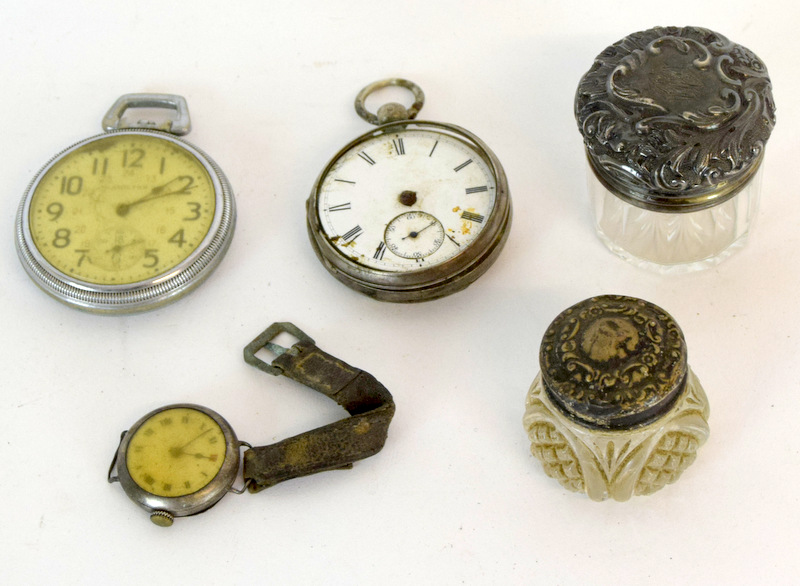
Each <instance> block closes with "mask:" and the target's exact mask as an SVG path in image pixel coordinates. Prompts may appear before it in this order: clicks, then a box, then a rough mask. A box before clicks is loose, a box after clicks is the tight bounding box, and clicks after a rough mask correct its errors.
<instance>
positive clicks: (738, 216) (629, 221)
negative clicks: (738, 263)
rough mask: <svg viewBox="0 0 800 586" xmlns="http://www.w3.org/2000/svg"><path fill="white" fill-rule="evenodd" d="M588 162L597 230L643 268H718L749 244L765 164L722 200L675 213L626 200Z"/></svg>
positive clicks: (681, 270) (669, 270) (672, 270)
mask: <svg viewBox="0 0 800 586" xmlns="http://www.w3.org/2000/svg"><path fill="white" fill-rule="evenodd" d="M587 167H588V171H587V183H588V190H589V197H590V199H591V202H592V208H593V211H594V219H595V229H596V230H597V235H598V236H599V237H600V239H601V240H602V241H603V243H604V244H605V245H606V246H607V247H608V248H609V249H610V250H611V251H612V252H614V253H615V254H617V255H619V256H620V257H622V258H624V259H625V260H627V261H629V262H631V263H633V264H635V265H637V266H639V267H641V268H644V269H648V270H652V271H656V272H660V273H664V274H667V273H669V274H676V273H686V272H691V271H698V270H702V269H706V268H710V267H713V266H715V265H717V264H719V263H720V262H722V261H723V260H725V259H726V258H728V257H729V256H730V255H731V254H733V253H734V252H736V251H737V250H739V249H741V248H742V247H743V246H744V244H745V243H746V242H747V238H748V235H749V233H750V230H751V229H752V227H753V224H754V223H755V219H756V215H757V212H758V202H759V198H760V192H761V174H762V169H761V168H759V169H758V171H756V173H755V175H754V176H753V177H752V178H751V179H750V180H749V181H748V183H747V185H745V186H744V188H743V189H741V190H740V191H739V192H738V193H737V194H736V195H734V196H733V197H732V198H730V199H728V200H727V201H724V202H722V203H721V204H718V205H715V206H712V207H710V208H706V209H703V210H699V211H694V212H685V213H670V212H663V211H655V210H649V209H645V208H641V207H638V206H635V205H633V204H631V203H628V202H626V201H624V200H623V199H621V198H619V197H618V196H617V195H615V194H614V193H613V192H612V191H611V190H610V189H609V188H608V187H607V186H606V185H605V184H604V183H603V182H602V181H600V180H599V179H598V177H597V175H595V172H594V170H593V169H592V167H591V165H588V164H587Z"/></svg>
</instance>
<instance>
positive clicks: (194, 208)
mask: <svg viewBox="0 0 800 586" xmlns="http://www.w3.org/2000/svg"><path fill="white" fill-rule="evenodd" d="M186 205H188V206H189V210H191V212H192V214H194V215H193V216H191V217H187V218H183V219H184V220H186V221H187V222H192V221H194V220H198V219H199V218H200V209H201V208H202V207H203V206H201V205H200V204H199V203H197V202H196V201H187V202H186Z"/></svg>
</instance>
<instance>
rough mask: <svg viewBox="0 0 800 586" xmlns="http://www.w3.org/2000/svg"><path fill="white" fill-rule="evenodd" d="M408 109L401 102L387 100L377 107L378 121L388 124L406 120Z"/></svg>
mask: <svg viewBox="0 0 800 586" xmlns="http://www.w3.org/2000/svg"><path fill="white" fill-rule="evenodd" d="M408 119H409V115H408V110H407V109H406V107H405V106H403V104H398V103H397V102H389V103H388V104H384V105H383V106H381V107H380V108H378V123H379V124H388V123H389V122H400V121H401V120H408Z"/></svg>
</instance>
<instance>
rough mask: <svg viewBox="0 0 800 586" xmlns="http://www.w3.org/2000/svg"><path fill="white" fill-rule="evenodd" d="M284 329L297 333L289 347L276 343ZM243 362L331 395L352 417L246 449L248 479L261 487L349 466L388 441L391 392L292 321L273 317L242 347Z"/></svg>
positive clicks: (252, 487)
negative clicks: (263, 353)
mask: <svg viewBox="0 0 800 586" xmlns="http://www.w3.org/2000/svg"><path fill="white" fill-rule="evenodd" d="M282 332H286V333H288V334H291V335H292V336H294V337H296V338H297V339H298V342H297V343H295V344H294V345H293V346H292V347H291V348H288V349H286V348H283V347H281V346H277V345H276V344H273V343H272V340H273V339H274V338H275V337H276V336H278V335H279V334H280V333H282ZM261 349H267V350H269V351H271V352H273V353H274V354H277V357H276V358H274V359H273V360H272V363H271V364H268V363H266V362H264V361H263V360H261V359H260V358H258V357H257V356H256V352H258V351H259V350H261ZM244 359H245V362H247V363H248V364H251V365H252V366H255V367H256V368H258V369H260V370H263V371H264V372H267V373H269V374H272V375H275V376H277V375H284V376H287V377H289V378H291V379H293V380H296V381H297V382H299V383H301V384H303V385H305V386H307V387H310V388H312V389H314V390H315V391H319V392H320V393H323V394H324V395H327V396H328V397H330V398H331V399H333V400H334V401H336V402H337V403H338V404H339V405H341V406H342V407H344V408H345V409H346V410H347V412H348V413H350V417H348V418H346V419H342V420H341V421H337V422H336V423H331V424H330V425H325V426H323V427H319V428H317V429H312V430H311V431H307V432H305V433H301V434H300V435H296V436H294V437H290V438H288V439H285V440H283V441H281V442H278V443H275V444H271V445H268V446H260V447H255V448H251V449H249V450H247V451H246V452H245V453H244V480H245V483H246V484H247V487H248V490H250V492H258V491H260V490H263V489H265V488H268V487H270V486H273V485H275V484H277V483H279V482H283V481H284V480H289V479H291V478H297V477H299V476H308V475H309V474H315V473H316V472H323V471H325V470H335V469H341V468H351V467H352V466H353V462H355V461H356V460H362V459H364V458H367V457H369V456H372V455H373V454H377V453H378V452H379V451H380V450H381V448H383V444H384V443H385V442H386V435H387V433H388V431H389V424H390V423H391V421H392V416H393V415H394V409H395V407H394V400H393V399H392V395H391V394H390V393H389V391H388V390H386V387H384V386H383V385H382V384H381V383H379V382H378V381H377V380H376V379H375V377H374V376H372V375H371V374H369V373H367V372H364V371H362V370H359V369H358V368H354V367H352V366H350V365H349V364H347V363H346V362H343V361H342V360H339V359H338V358H335V357H334V356H331V355H330V354H328V353H327V352H323V351H322V350H320V349H319V348H317V346H316V345H315V343H314V340H312V339H311V338H309V337H308V336H307V335H306V334H305V333H303V332H302V331H301V330H299V329H298V328H297V327H296V326H294V325H293V324H290V323H285V322H284V323H274V324H272V325H271V326H270V327H269V328H267V329H266V330H265V331H264V332H262V333H261V335H260V336H258V337H257V338H256V339H255V340H253V341H252V342H250V344H248V345H247V346H246V347H245V349H244Z"/></svg>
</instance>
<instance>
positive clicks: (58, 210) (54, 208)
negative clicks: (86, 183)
mask: <svg viewBox="0 0 800 586" xmlns="http://www.w3.org/2000/svg"><path fill="white" fill-rule="evenodd" d="M47 213H48V214H50V215H51V216H52V217H51V218H50V221H51V222H55V221H56V220H58V219H59V218H60V217H61V214H63V213H64V206H63V205H61V204H60V203H58V202H57V201H54V202H53V203H51V204H50V205H49V206H47Z"/></svg>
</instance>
